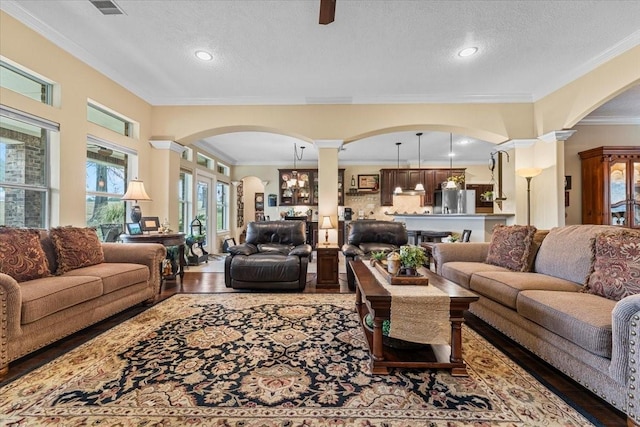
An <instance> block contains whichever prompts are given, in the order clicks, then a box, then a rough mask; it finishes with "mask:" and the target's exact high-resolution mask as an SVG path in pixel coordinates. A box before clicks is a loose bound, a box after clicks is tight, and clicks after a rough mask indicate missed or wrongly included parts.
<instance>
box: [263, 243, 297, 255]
mask: <svg viewBox="0 0 640 427" xmlns="http://www.w3.org/2000/svg"><path fill="white" fill-rule="evenodd" d="M291 249H293V246H292V245H283V244H282V243H260V244H259V245H258V252H274V253H277V254H282V255H289V252H291Z"/></svg>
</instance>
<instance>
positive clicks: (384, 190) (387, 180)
mask: <svg viewBox="0 0 640 427" xmlns="http://www.w3.org/2000/svg"><path fill="white" fill-rule="evenodd" d="M394 176H395V169H394V170H391V169H380V205H381V206H393V189H394V188H395V187H394V186H393V182H394Z"/></svg>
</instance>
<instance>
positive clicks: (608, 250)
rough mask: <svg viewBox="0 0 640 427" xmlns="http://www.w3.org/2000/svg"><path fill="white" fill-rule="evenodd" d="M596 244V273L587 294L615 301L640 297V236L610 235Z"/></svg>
mask: <svg viewBox="0 0 640 427" xmlns="http://www.w3.org/2000/svg"><path fill="white" fill-rule="evenodd" d="M594 243H595V244H594V251H595V261H594V263H593V272H592V273H591V274H590V275H589V279H588V281H587V286H586V288H585V292H588V293H590V294H595V295H600V296H602V297H605V298H608V299H611V300H614V301H620V300H621V299H622V298H624V297H626V296H628V295H633V294H638V293H640V232H638V231H632V230H620V231H613V232H611V231H607V232H604V233H600V234H598V235H597V236H596V238H595V242H594Z"/></svg>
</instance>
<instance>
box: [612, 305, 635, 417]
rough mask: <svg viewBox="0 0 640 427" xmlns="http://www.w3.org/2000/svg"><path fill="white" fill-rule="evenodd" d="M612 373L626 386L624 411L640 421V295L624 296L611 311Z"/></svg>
mask: <svg viewBox="0 0 640 427" xmlns="http://www.w3.org/2000/svg"><path fill="white" fill-rule="evenodd" d="M611 317H612V319H611V333H612V341H613V342H612V349H611V364H610V365H609V375H610V376H611V377H612V378H613V379H615V380H616V381H617V382H618V383H620V384H626V386H627V406H626V408H625V412H626V413H627V416H628V417H629V418H630V419H633V420H635V421H636V422H638V421H640V384H639V383H640V294H636V295H630V296H628V297H626V298H623V299H621V300H620V301H618V303H617V304H616V305H615V307H614V308H613V311H612V312H611Z"/></svg>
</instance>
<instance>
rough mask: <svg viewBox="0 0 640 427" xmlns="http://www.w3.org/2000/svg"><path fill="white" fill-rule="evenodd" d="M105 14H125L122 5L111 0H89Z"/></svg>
mask: <svg viewBox="0 0 640 427" xmlns="http://www.w3.org/2000/svg"><path fill="white" fill-rule="evenodd" d="M89 1H90V2H91V4H92V5H94V6H95V7H97V8H98V10H99V11H100V12H102V14H103V15H124V12H123V11H122V9H120V6H118V5H117V4H116V3H115V2H113V1H111V0H89Z"/></svg>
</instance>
